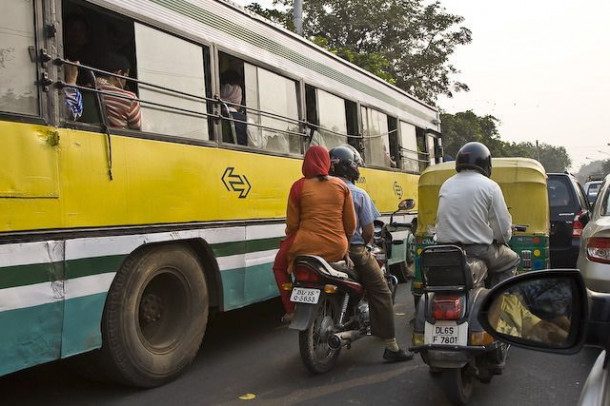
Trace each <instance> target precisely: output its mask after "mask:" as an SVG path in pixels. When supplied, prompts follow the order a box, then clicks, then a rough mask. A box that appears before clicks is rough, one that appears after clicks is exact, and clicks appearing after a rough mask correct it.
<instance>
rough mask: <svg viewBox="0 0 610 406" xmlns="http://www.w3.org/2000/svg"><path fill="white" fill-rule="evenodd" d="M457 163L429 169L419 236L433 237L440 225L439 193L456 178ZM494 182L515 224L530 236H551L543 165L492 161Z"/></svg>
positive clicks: (422, 182)
mask: <svg viewBox="0 0 610 406" xmlns="http://www.w3.org/2000/svg"><path fill="white" fill-rule="evenodd" d="M456 173H457V172H456V171H455V162H444V163H441V164H438V165H432V166H429V167H428V168H426V170H425V171H424V172H423V173H422V174H421V176H420V178H419V183H418V198H419V201H418V202H417V206H418V224H417V234H418V235H432V234H433V230H434V226H435V224H436V212H437V209H438V192H439V190H440V188H441V185H442V184H443V182H445V180H447V179H449V178H450V177H451V176H453V175H455V174H456ZM491 179H493V180H494V181H496V182H497V183H498V184H499V185H500V188H501V189H502V193H503V194H504V199H505V201H506V205H507V206H508V210H509V212H510V214H511V216H512V218H513V224H520V225H526V226H527V231H526V232H525V233H526V234H534V235H536V234H540V235H548V233H549V202H548V194H547V186H546V173H545V170H544V167H543V166H542V164H540V163H539V162H538V161H536V160H534V159H529V158H492V171H491Z"/></svg>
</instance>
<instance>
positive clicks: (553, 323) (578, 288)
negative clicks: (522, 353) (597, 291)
mask: <svg viewBox="0 0 610 406" xmlns="http://www.w3.org/2000/svg"><path fill="white" fill-rule="evenodd" d="M587 315H588V300H587V290H586V288H585V283H584V281H583V279H582V275H581V274H580V271H578V270H577V269H562V270H544V271H531V272H527V273H524V274H521V275H518V276H515V277H512V278H510V279H507V280H505V281H504V282H502V283H500V284H498V285H497V286H495V287H494V288H493V289H491V291H489V293H488V295H487V296H486V297H485V299H483V303H482V304H481V310H480V312H479V315H478V318H479V322H480V323H481V326H482V327H483V328H484V329H485V330H486V331H487V332H488V333H489V334H491V335H492V336H493V337H494V338H496V339H498V340H500V341H503V342H505V343H508V344H511V345H516V346H518V347H523V348H527V349H531V350H537V351H545V352H554V353H564V354H573V353H575V352H578V351H579V350H580V349H581V347H582V346H583V343H584V338H585V333H586V321H587Z"/></svg>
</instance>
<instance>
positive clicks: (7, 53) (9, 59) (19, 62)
mask: <svg viewBox="0 0 610 406" xmlns="http://www.w3.org/2000/svg"><path fill="white" fill-rule="evenodd" d="M5 1H6V0H5ZM6 3H8V4H5V3H3V6H4V7H2V10H3V11H2V13H1V14H0V32H2V35H1V36H0V111H3V112H9V113H17V114H28V115H38V114H39V110H38V89H37V87H36V63H34V62H32V60H31V59H30V55H29V52H28V48H32V49H37V48H36V44H35V35H34V4H33V3H34V2H33V0H25V1H24V0H10V1H6Z"/></svg>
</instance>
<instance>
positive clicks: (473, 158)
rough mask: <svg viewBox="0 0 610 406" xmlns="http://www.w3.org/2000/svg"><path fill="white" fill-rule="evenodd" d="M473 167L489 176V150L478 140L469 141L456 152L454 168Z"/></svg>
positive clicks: (458, 169)
mask: <svg viewBox="0 0 610 406" xmlns="http://www.w3.org/2000/svg"><path fill="white" fill-rule="evenodd" d="M464 169H474V170H475V171H479V172H480V173H482V174H483V175H485V176H487V177H488V178H489V177H490V176H491V152H489V149H488V148H487V147H486V146H485V145H483V144H481V143H480V142H469V143H467V144H465V145H464V146H463V147H462V148H460V150H459V151H458V153H457V157H456V158H455V170H456V171H458V172H461V171H462V170H464Z"/></svg>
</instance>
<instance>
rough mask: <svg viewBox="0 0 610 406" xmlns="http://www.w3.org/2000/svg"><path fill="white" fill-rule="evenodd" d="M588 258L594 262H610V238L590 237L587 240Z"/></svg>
mask: <svg viewBox="0 0 610 406" xmlns="http://www.w3.org/2000/svg"><path fill="white" fill-rule="evenodd" d="M587 258H588V259H589V260H590V261H593V262H602V263H605V264H610V238H604V237H592V238H589V241H588V242H587Z"/></svg>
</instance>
